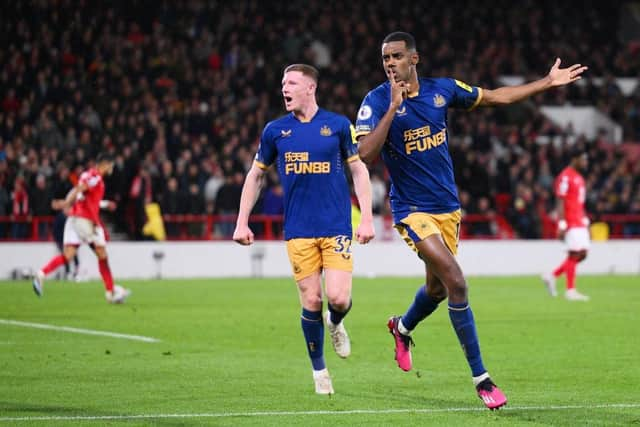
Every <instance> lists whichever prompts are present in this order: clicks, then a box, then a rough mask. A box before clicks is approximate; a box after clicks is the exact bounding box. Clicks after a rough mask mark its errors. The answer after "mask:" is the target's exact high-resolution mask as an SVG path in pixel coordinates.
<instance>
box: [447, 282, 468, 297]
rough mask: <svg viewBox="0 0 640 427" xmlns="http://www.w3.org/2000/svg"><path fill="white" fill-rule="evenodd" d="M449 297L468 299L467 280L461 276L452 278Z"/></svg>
mask: <svg viewBox="0 0 640 427" xmlns="http://www.w3.org/2000/svg"><path fill="white" fill-rule="evenodd" d="M448 285H449V286H448V291H449V299H450V300H454V301H466V300H467V289H468V288H467V282H466V281H465V280H464V277H462V276H460V277H459V278H455V279H453V280H451V281H450V282H449V284H448Z"/></svg>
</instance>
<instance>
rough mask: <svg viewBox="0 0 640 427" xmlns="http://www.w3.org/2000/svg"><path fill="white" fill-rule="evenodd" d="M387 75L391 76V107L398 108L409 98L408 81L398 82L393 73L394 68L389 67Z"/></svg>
mask: <svg viewBox="0 0 640 427" xmlns="http://www.w3.org/2000/svg"><path fill="white" fill-rule="evenodd" d="M387 75H388V77H389V84H391V108H393V109H396V108H398V107H400V105H401V104H402V102H403V101H404V100H405V99H407V94H408V93H409V86H408V85H407V82H397V81H396V78H395V76H394V75H393V70H391V69H388V70H387Z"/></svg>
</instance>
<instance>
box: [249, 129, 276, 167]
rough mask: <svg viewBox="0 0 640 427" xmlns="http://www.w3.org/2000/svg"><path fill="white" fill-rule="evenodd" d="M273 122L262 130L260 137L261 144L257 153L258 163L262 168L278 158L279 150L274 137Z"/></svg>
mask: <svg viewBox="0 0 640 427" xmlns="http://www.w3.org/2000/svg"><path fill="white" fill-rule="evenodd" d="M270 125H271V123H268V124H267V125H266V126H265V127H264V130H263V131H262V136H261V137H260V146H258V152H257V153H256V159H255V161H256V163H257V164H258V166H260V167H261V168H262V169H266V168H268V167H269V166H271V164H273V162H274V161H275V160H276V157H277V156H278V150H277V148H276V144H275V140H274V138H273V132H272V129H271V128H272V127H271V126H270Z"/></svg>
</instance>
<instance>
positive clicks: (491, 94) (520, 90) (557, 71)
mask: <svg viewBox="0 0 640 427" xmlns="http://www.w3.org/2000/svg"><path fill="white" fill-rule="evenodd" d="M560 62H561V61H560V58H556V62H555V63H554V64H553V66H552V67H551V70H549V74H547V76H546V77H544V78H542V79H540V80H536V81H534V82H531V83H527V84H523V85H518V86H504V87H501V88H498V89H493V90H490V89H483V91H482V99H481V100H480V105H481V106H492V105H507V104H512V103H514V102H518V101H521V100H523V99H525V98H528V97H530V96H532V95H535V94H537V93H540V92H544V91H545V90H548V89H551V88H553V87H557V86H565V85H568V84H570V83H573V82H575V81H577V80H580V79H581V78H582V73H584V72H585V71H586V70H587V69H588V67H587V66H585V65H582V64H574V65H572V66H570V67H567V68H560Z"/></svg>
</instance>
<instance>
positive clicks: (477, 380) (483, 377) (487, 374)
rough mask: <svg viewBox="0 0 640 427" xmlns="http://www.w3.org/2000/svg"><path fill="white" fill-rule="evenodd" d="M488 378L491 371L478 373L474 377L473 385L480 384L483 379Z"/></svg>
mask: <svg viewBox="0 0 640 427" xmlns="http://www.w3.org/2000/svg"><path fill="white" fill-rule="evenodd" d="M487 378H489V372H485V373H484V374H482V375H478V376H477V377H473V385H475V386H477V385H478V384H480V383H481V382H482V381H484V380H486V379H487Z"/></svg>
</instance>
